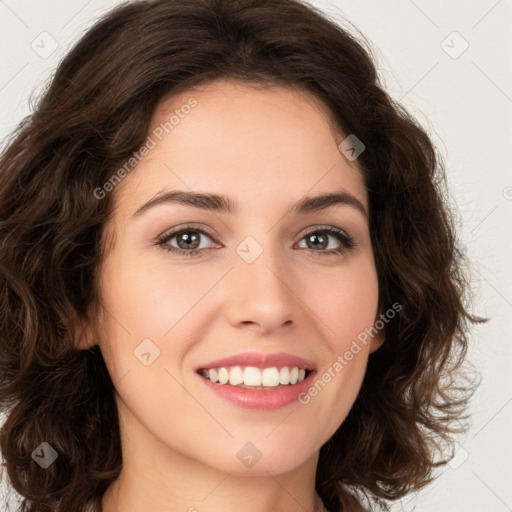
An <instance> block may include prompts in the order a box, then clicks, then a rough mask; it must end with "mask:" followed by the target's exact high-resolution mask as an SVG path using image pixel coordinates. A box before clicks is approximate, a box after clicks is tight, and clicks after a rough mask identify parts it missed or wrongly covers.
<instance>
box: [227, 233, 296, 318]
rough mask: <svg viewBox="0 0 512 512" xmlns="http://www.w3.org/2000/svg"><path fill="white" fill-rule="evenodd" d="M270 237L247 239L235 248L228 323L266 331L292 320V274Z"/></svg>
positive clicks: (277, 246) (251, 237)
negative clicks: (239, 323) (243, 323)
mask: <svg viewBox="0 0 512 512" xmlns="http://www.w3.org/2000/svg"><path fill="white" fill-rule="evenodd" d="M273 238H274V237H273V236H272V232H271V233H266V234H264V235H256V236H255V235H252V236H247V237H246V238H245V239H244V240H242V242H241V243H240V244H239V245H238V246H237V247H236V249H235V251H236V259H235V268H234V269H233V272H232V273H231V277H230V283H231V284H230V286H229V292H228V293H229V295H230V303H231V308H230V310H231V312H232V314H233V315H234V316H233V318H232V319H231V320H232V321H234V322H235V323H236V322H255V323H258V324H260V325H261V326H264V325H265V326H266V327H267V328H270V327H271V326H272V327H277V326H278V325H280V324H282V323H284V322H287V321H289V320H292V319H293V315H294V304H295V300H296V299H295V296H294V293H293V291H292V290H293V283H292V282H290V280H293V276H292V272H291V270H290V269H289V268H288V267H287V263H286V255H285V254H284V252H283V247H282V246H281V245H279V244H277V243H275V242H273V241H272V240H273Z"/></svg>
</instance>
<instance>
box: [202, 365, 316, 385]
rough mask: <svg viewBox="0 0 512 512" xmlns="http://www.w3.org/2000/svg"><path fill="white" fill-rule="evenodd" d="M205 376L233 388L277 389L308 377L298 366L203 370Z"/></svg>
mask: <svg viewBox="0 0 512 512" xmlns="http://www.w3.org/2000/svg"><path fill="white" fill-rule="evenodd" d="M203 376H204V377H205V378H207V379H210V380H211V381H212V382H218V383H219V384H230V385H231V386H242V385H243V386H264V387H270V388H275V387H277V386H279V385H280V384H281V385H287V384H297V382H302V381H303V380H304V378H305V376H306V370H305V369H304V368H298V367H297V366H290V367H288V366H284V367H282V368H277V367H275V366H272V367H270V368H256V367H255V366H246V367H245V368H243V367H241V366H232V367H227V368H226V367H222V368H210V369H208V370H206V369H205V370H203Z"/></svg>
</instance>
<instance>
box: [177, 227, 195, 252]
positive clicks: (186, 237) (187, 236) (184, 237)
mask: <svg viewBox="0 0 512 512" xmlns="http://www.w3.org/2000/svg"><path fill="white" fill-rule="evenodd" d="M189 233H190V231H189V232H186V233H182V235H181V240H182V241H184V242H185V244H187V243H188V244H189V247H188V248H190V243H192V244H193V243H194V240H193V238H195V239H196V240H195V241H196V242H197V238H198V237H197V235H194V234H193V235H190V234H189ZM195 247H197V245H196V246H194V248H195ZM188 248H187V249H188Z"/></svg>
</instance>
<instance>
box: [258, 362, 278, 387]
mask: <svg viewBox="0 0 512 512" xmlns="http://www.w3.org/2000/svg"><path fill="white" fill-rule="evenodd" d="M261 385H262V386H265V387H267V388H270V387H272V388H275V387H277V386H279V370H278V369H277V368H275V367H274V368H265V369H264V370H263V371H262V372H261Z"/></svg>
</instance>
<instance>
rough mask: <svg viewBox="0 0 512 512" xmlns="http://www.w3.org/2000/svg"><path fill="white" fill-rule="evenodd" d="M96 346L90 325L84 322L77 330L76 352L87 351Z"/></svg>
mask: <svg viewBox="0 0 512 512" xmlns="http://www.w3.org/2000/svg"><path fill="white" fill-rule="evenodd" d="M96 344H97V343H96V336H95V335H94V332H93V329H92V328H91V325H90V324H89V322H85V321H84V323H82V324H81V326H80V327H79V328H78V329H77V333H76V338H75V347H76V348H77V349H78V350H88V349H90V348H92V347H93V346H94V345H96Z"/></svg>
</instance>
